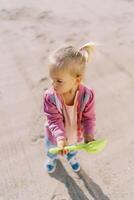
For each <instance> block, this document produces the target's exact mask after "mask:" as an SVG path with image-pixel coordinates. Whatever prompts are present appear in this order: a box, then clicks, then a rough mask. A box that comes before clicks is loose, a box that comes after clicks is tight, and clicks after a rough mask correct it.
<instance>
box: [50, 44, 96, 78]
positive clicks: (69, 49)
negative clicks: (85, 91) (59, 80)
mask: <svg viewBox="0 0 134 200" xmlns="http://www.w3.org/2000/svg"><path fill="white" fill-rule="evenodd" d="M94 48H95V44H94V43H91V42H89V43H87V44H85V45H83V46H82V47H80V48H79V49H78V50H77V49H76V48H75V47H73V46H64V47H62V48H59V49H58V50H56V51H55V52H54V53H53V54H52V55H51V56H50V57H49V64H48V66H49V69H50V72H51V71H55V70H56V71H57V70H68V71H69V72H70V73H71V74H72V75H73V76H76V77H78V76H82V75H83V73H84V71H85V67H86V64H87V63H88V62H89V61H90V60H91V58H92V53H93V51H94ZM72 63H73V64H74V65H73V67H72V65H71V64H72Z"/></svg>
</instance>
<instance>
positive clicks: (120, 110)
mask: <svg viewBox="0 0 134 200" xmlns="http://www.w3.org/2000/svg"><path fill="white" fill-rule="evenodd" d="M88 41H94V42H96V44H97V48H96V51H95V54H94V58H93V62H92V63H91V64H90V65H89V66H88V68H87V73H86V77H85V84H86V85H87V86H89V87H92V88H93V89H94V90H95V93H96V116H97V124H96V135H95V137H96V138H106V139H107V140H108V145H107V147H106V148H105V150H104V151H103V152H101V153H99V154H96V155H89V154H87V153H86V152H82V151H80V153H79V155H78V159H79V160H80V163H81V171H80V172H79V173H77V174H75V173H74V172H72V170H71V169H70V166H69V164H68V163H67V162H66V160H65V159H64V158H61V160H60V161H59V162H58V167H57V169H56V172H55V173H54V174H52V175H48V174H47V173H46V172H45V171H44V169H43V164H44V160H45V152H44V143H43V141H44V135H45V133H44V130H43V126H44V122H45V118H44V115H43V107H42V100H43V98H42V97H43V93H44V90H46V89H47V88H48V87H49V85H50V81H49V78H48V69H47V58H48V55H49V54H50V53H51V52H52V51H54V50H55V49H56V48H58V47H59V46H61V45H63V44H72V45H74V46H76V47H78V48H79V47H80V46H81V45H83V44H85V43H86V42H88ZM133 52H134V1H132V0H118V1H115V0H101V1H100V0H94V1H91V0H89V1H86V0H78V1H76V0H73V1H71V0H68V1H63V0H55V1H52V0H49V1H48V0H44V1H43V0H38V1H34V0H29V1H25V0H24V1H17V0H12V1H9V0H1V1H0V173H1V178H0V200H28V199H29V200H88V199H89V200H132V199H134V188H133V185H134V134H133V129H134V107H133V102H134V68H133V65H134V55H133Z"/></svg>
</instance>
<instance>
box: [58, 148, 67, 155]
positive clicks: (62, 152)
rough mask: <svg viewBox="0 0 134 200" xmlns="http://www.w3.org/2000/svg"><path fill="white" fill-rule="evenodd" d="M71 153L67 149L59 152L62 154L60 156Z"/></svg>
mask: <svg viewBox="0 0 134 200" xmlns="http://www.w3.org/2000/svg"><path fill="white" fill-rule="evenodd" d="M68 153H69V150H66V149H61V150H59V152H58V154H60V155H62V156H63V155H65V154H68Z"/></svg>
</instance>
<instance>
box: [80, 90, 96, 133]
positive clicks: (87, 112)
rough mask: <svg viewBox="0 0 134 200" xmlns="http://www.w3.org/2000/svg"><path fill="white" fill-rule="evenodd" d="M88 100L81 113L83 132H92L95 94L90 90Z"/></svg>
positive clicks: (94, 120) (94, 122) (94, 116)
mask: <svg viewBox="0 0 134 200" xmlns="http://www.w3.org/2000/svg"><path fill="white" fill-rule="evenodd" d="M89 95H90V96H89V100H88V102H87V103H86V105H85V108H84V110H83V113H82V125H83V129H84V130H83V131H84V132H83V134H84V135H90V134H94V129H95V124H96V115H95V96H94V92H93V91H92V90H90V91H89Z"/></svg>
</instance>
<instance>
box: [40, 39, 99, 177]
mask: <svg viewBox="0 0 134 200" xmlns="http://www.w3.org/2000/svg"><path fill="white" fill-rule="evenodd" d="M93 50H94V45H93V44H92V43H88V44H85V45H84V46H82V47H81V48H80V49H78V50H77V49H76V48H74V47H73V46H66V47H63V48H60V49H58V50H57V51H55V52H54V54H53V55H52V56H51V57H50V60H49V65H48V67H49V75H50V78H51V79H52V87H51V88H49V89H48V90H46V91H45V94H44V98H43V104H44V105H43V106H44V113H45V116H46V117H47V124H45V152H46V156H47V161H46V162H45V165H44V167H45V169H46V170H47V172H48V173H53V172H54V171H55V169H56V159H58V155H57V154H51V153H49V149H50V148H52V147H56V146H57V147H59V148H60V149H61V150H60V151H59V153H58V154H60V155H64V156H65V158H66V159H67V161H68V162H69V164H70V166H71V167H72V169H73V170H74V171H75V172H78V171H79V170H80V164H79V162H78V161H77V159H76V154H77V151H70V152H69V151H67V150H65V149H64V147H65V146H67V145H72V144H76V143H80V142H85V143H87V142H90V141H93V140H94V127H95V110H94V106H95V105H94V104H95V97H94V92H93V90H92V89H90V88H87V87H86V86H84V85H83V84H82V83H81V82H82V80H83V77H84V72H85V67H86V64H87V63H88V61H89V60H90V58H91V56H92V52H93Z"/></svg>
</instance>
